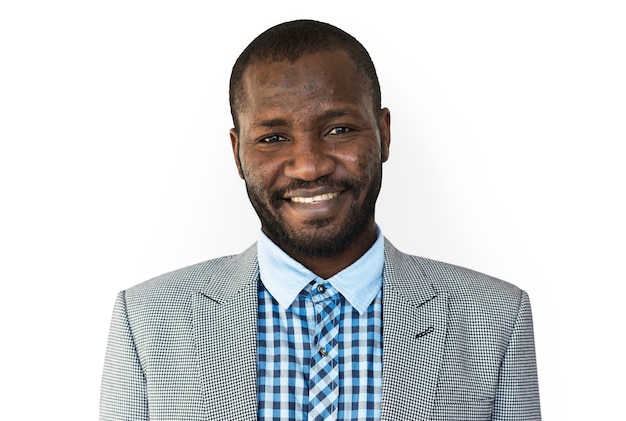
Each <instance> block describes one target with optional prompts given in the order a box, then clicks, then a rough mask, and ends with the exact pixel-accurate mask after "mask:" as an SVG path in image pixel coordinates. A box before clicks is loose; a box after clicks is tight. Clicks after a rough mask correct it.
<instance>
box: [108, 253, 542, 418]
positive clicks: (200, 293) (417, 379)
mask: <svg viewBox="0 0 626 421" xmlns="http://www.w3.org/2000/svg"><path fill="white" fill-rule="evenodd" d="M258 277H259V275H258V265H257V260H256V248H255V246H253V247H251V248H250V249H248V250H247V251H245V252H244V253H242V254H240V255H237V256H230V257H224V258H220V259H215V260H211V261H208V262H204V263H200V264H198V265H195V266H191V267H189V268H185V269H181V270H178V271H175V272H172V273H169V274H165V275H162V276H160V277H158V278H155V279H153V280H150V281H147V282H145V283H143V284H140V285H138V286H136V287H133V288H131V289H129V290H126V291H124V292H121V293H120V294H119V295H118V298H117V301H116V305H115V309H114V312H113V320H112V323H111V331H110V334H109V341H108V346H107V352H106V358H105V365H104V373H103V379H102V391H101V401H100V419H101V420H103V421H106V420H161V421H166V420H238V421H241V420H256V419H257V372H256V369H257V365H256V363H257V343H256V339H257V316H258V287H257V285H258V280H259V279H258ZM540 419H541V415H540V406H539V391H538V382H537V372H536V364H535V351H534V339H533V328H532V315H531V310H530V303H529V299H528V295H527V294H526V293H525V292H524V291H521V290H520V289H519V288H517V287H515V286H513V285H511V284H508V283H506V282H503V281H500V280H497V279H494V278H491V277H489V276H486V275H483V274H480V273H476V272H473V271H470V270H467V269H463V268H460V267H456V266H453V265H449V264H445V263H441V262H436V261H432V260H428V259H423V258H419V257H415V256H410V255H406V254H403V253H401V252H399V251H398V250H396V249H395V248H394V247H393V246H392V245H391V244H390V243H389V242H386V244H385V266H384V273H383V379H382V402H381V420H387V421H391V420H396V421H397V420H435V421H443V420H510V421H522V420H523V421H532V420H540Z"/></svg>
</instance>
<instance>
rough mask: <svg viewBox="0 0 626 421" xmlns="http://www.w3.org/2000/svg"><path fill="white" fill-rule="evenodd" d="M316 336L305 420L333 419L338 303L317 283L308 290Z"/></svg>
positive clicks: (335, 295) (327, 287)
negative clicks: (313, 310)
mask: <svg viewBox="0 0 626 421" xmlns="http://www.w3.org/2000/svg"><path fill="white" fill-rule="evenodd" d="M311 298H312V300H313V305H314V308H315V318H316V329H315V331H316V334H315V339H314V344H313V347H312V349H311V351H312V354H311V369H310V376H309V421H321V420H324V421H328V420H336V419H337V410H338V405H339V347H338V343H337V337H338V335H339V319H340V316H341V300H340V296H339V294H338V293H337V291H336V290H335V289H334V288H332V286H331V285H330V284H324V283H322V282H319V283H317V284H315V285H313V288H312V289H311Z"/></svg>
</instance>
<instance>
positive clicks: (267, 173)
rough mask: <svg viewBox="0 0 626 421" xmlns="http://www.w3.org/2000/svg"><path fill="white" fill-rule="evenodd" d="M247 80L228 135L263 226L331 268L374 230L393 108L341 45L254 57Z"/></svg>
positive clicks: (358, 251)
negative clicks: (284, 56)
mask: <svg viewBox="0 0 626 421" xmlns="http://www.w3.org/2000/svg"><path fill="white" fill-rule="evenodd" d="M243 82H244V95H245V97H244V98H245V100H244V101H242V105H241V107H240V109H239V110H238V117H239V121H240V127H239V131H236V130H235V129H231V132H230V138H231V142H232V147H233V153H234V156H235V162H236V164H237V168H238V171H239V175H240V176H241V178H242V179H244V180H245V182H246V189H247V191H248V196H249V198H250V201H251V203H252V205H253V207H254V208H255V210H256V212H257V214H258V216H259V218H260V220H261V229H262V230H263V232H265V234H266V235H267V236H268V237H269V238H270V239H271V240H272V241H274V242H275V243H276V244H278V246H280V247H281V248H282V249H283V250H285V252H287V253H288V254H289V255H290V256H291V257H293V258H294V259H296V260H297V261H299V262H300V263H302V264H303V265H304V266H306V267H308V268H309V269H310V270H312V271H313V272H314V273H316V274H317V275H318V276H320V277H322V278H329V277H331V276H333V275H334V274H336V273H338V272H339V271H341V270H342V269H344V268H346V267H347V266H349V265H350V264H352V263H353V262H354V261H356V260H357V259H358V258H359V257H360V256H361V255H363V253H365V251H367V250H368V249H369V248H370V247H371V245H372V244H373V242H374V241H375V239H376V224H375V221H374V207H375V203H376V199H377V197H378V192H379V190H380V184H381V179H382V163H383V162H385V161H386V160H387V158H388V155H389V143H390V114H389V110H387V109H386V108H383V109H382V110H380V111H379V112H375V111H374V109H373V104H372V100H371V98H370V97H369V95H368V89H366V88H367V86H366V85H365V82H364V81H363V78H362V77H359V75H358V74H357V71H356V67H355V65H354V63H353V62H352V61H351V60H350V58H349V57H348V55H347V54H346V53H345V52H343V51H325V52H320V53H315V54H309V55H305V56H303V57H301V58H299V59H298V60H296V61H295V62H293V63H292V62H271V63H266V62H261V63H253V64H251V65H250V66H249V67H248V69H247V70H246V72H245V74H244V79H243ZM294 198H295V200H296V201H294V200H293V199H294ZM303 202H306V203H303Z"/></svg>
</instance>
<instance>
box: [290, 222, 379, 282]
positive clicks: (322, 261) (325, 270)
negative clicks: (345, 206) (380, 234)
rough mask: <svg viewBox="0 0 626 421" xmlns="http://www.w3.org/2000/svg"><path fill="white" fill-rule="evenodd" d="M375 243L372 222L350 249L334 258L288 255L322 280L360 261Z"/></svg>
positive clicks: (374, 231)
mask: <svg viewBox="0 0 626 421" xmlns="http://www.w3.org/2000/svg"><path fill="white" fill-rule="evenodd" d="M375 241H376V224H375V223H374V222H373V221H372V223H371V224H370V225H369V226H368V227H367V228H366V229H364V230H363V231H362V232H361V233H360V234H359V235H358V236H357V238H356V239H355V240H354V241H353V242H352V243H351V244H350V245H349V246H348V247H346V248H345V249H344V250H342V251H340V252H338V253H337V254H334V255H332V256H324V257H311V256H305V255H300V254H297V253H291V252H288V251H287V254H289V256H291V257H292V258H293V259H295V260H297V261H298V262H300V263H302V265H304V266H305V267H306V268H308V269H309V270H310V271H311V272H313V273H315V274H316V275H317V276H319V277H320V278H322V279H328V278H331V277H333V276H335V275H336V274H338V273H339V272H341V271H342V270H344V269H345V268H347V267H348V266H350V265H351V264H352V263H354V262H356V261H357V260H359V258H360V257H361V256H363V255H364V254H365V252H366V251H367V250H369V249H370V247H372V245H373V244H374V242H375Z"/></svg>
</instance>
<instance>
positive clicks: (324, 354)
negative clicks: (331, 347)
mask: <svg viewBox="0 0 626 421" xmlns="http://www.w3.org/2000/svg"><path fill="white" fill-rule="evenodd" d="M320 355H321V356H322V357H325V356H327V355H328V352H326V350H325V349H324V348H323V347H322V348H320Z"/></svg>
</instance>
